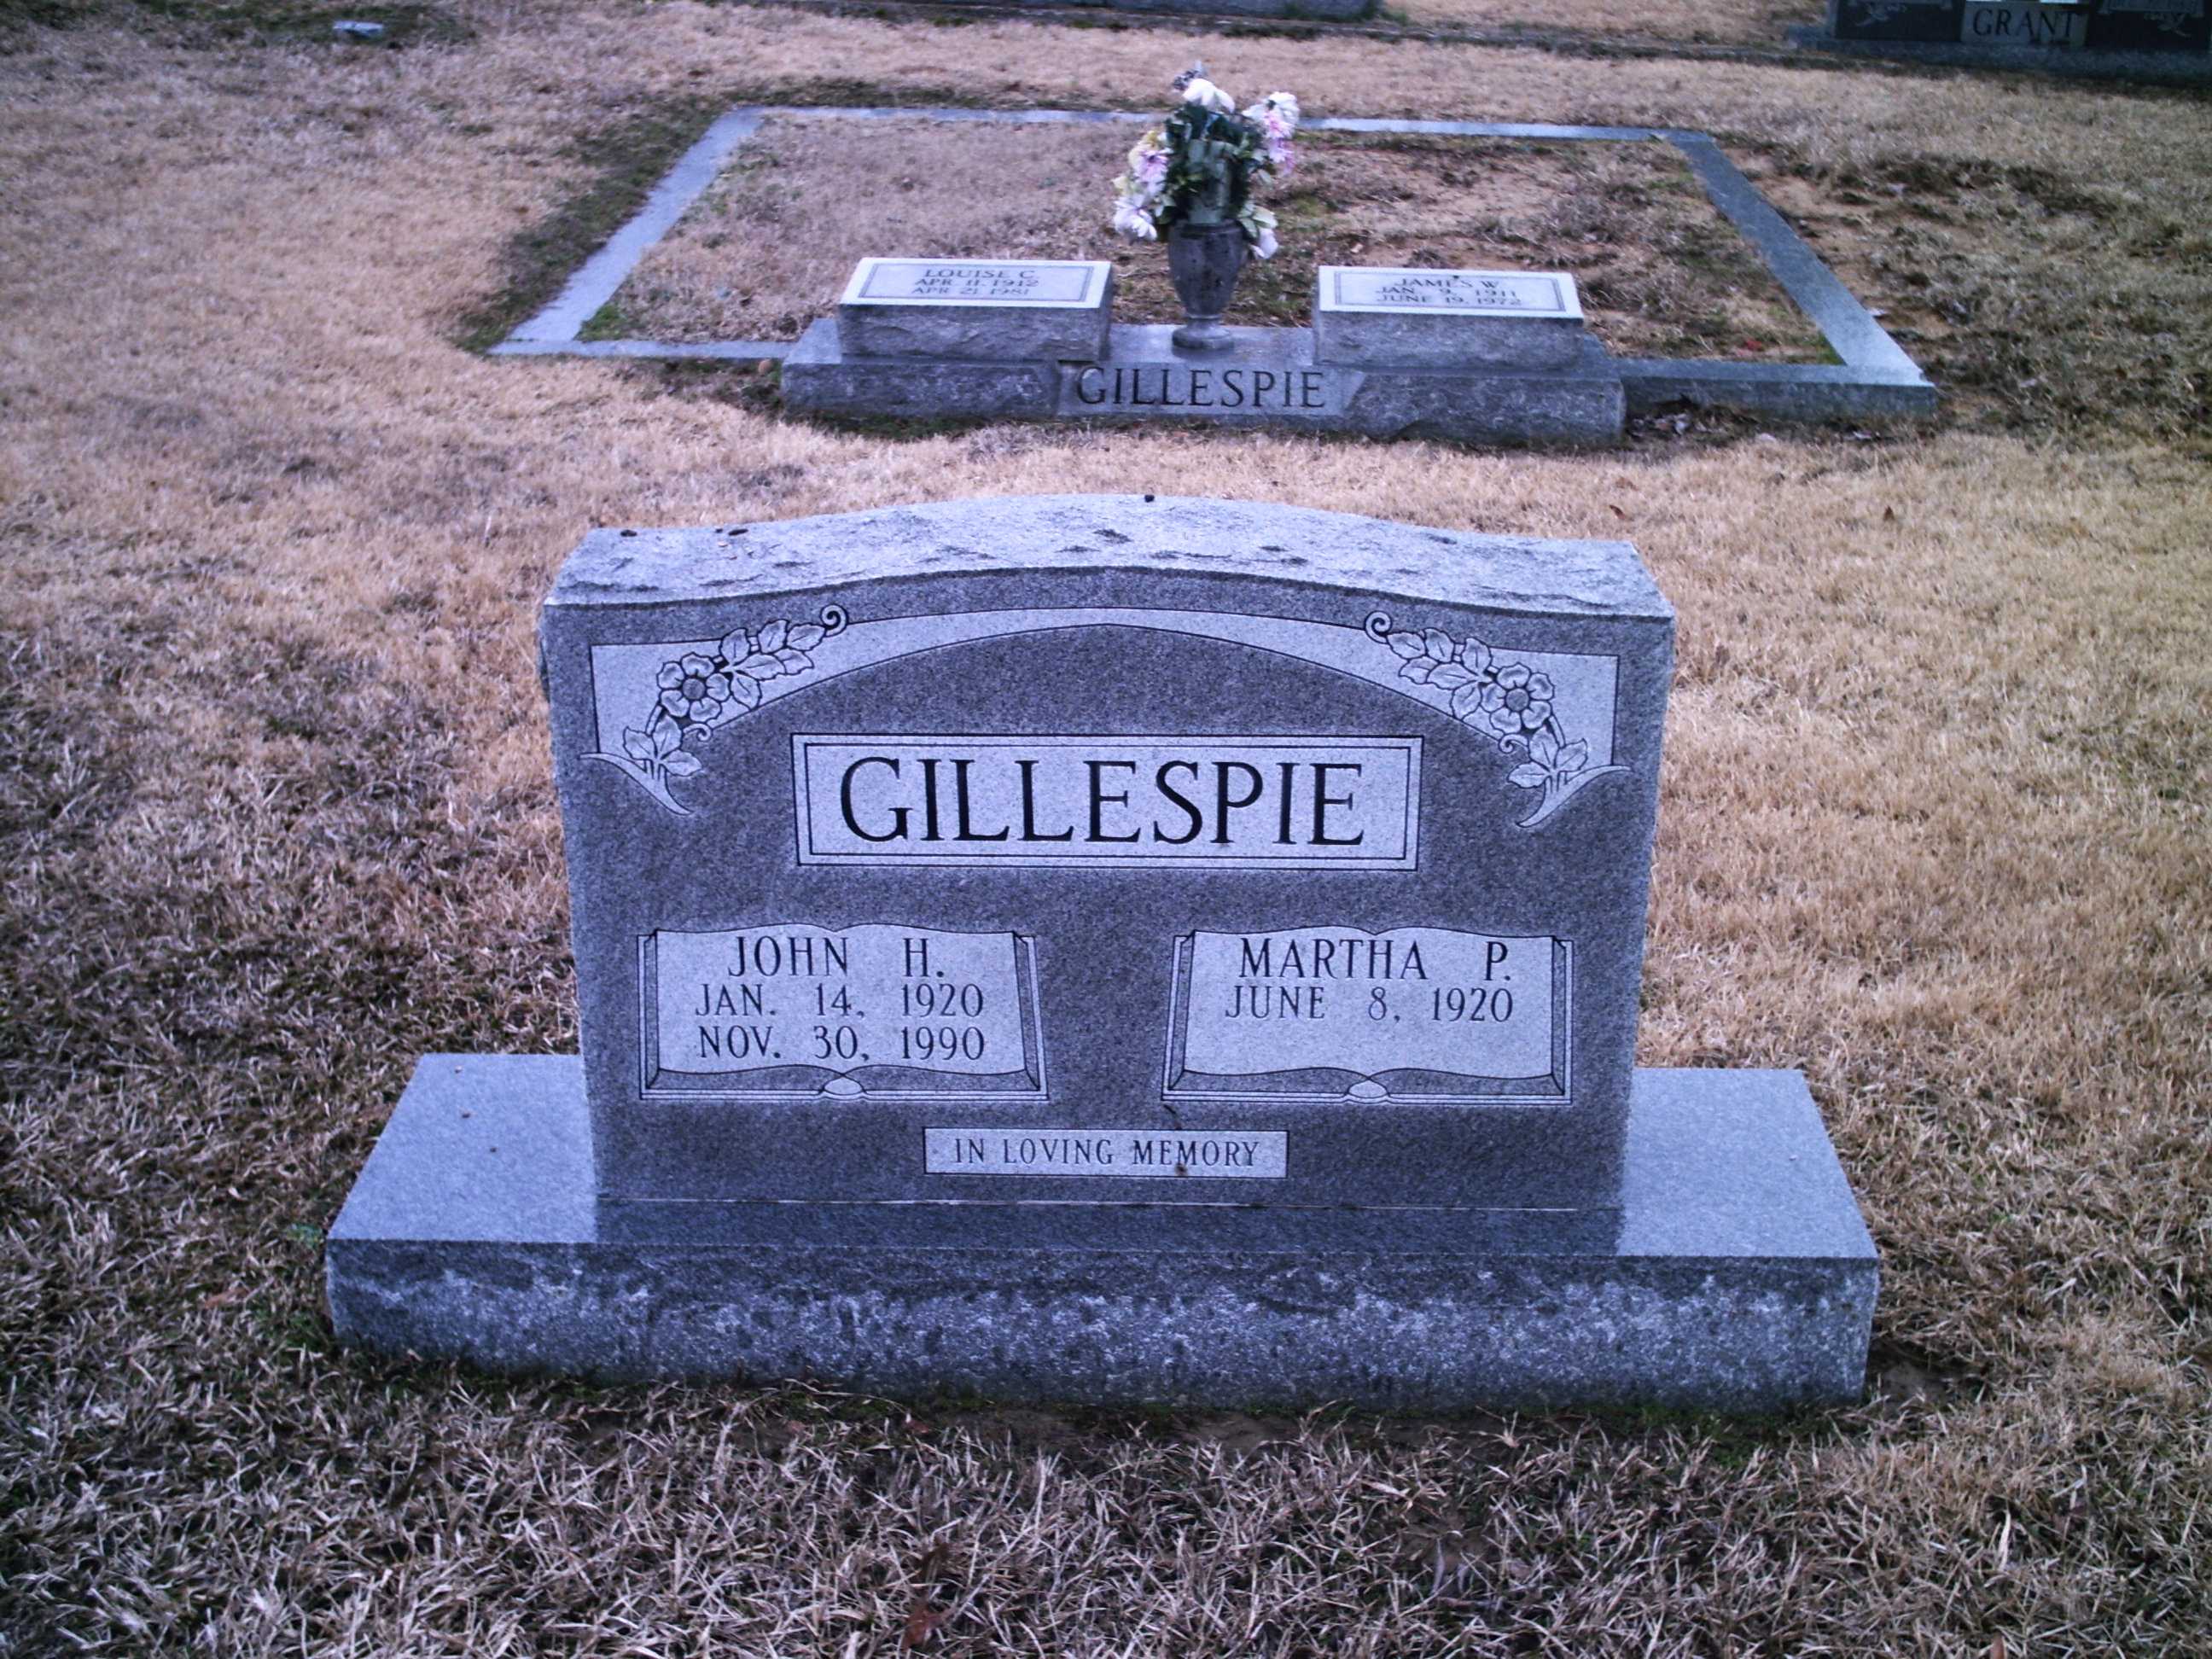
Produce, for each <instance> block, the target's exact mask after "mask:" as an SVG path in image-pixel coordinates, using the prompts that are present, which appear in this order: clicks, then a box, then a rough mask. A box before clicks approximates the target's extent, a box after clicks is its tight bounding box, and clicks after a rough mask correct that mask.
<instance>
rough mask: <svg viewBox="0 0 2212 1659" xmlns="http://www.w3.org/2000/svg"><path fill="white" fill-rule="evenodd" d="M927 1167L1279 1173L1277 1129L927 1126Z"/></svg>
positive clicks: (1152, 1177) (1164, 1174) (1157, 1174)
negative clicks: (977, 1127) (947, 1127)
mask: <svg viewBox="0 0 2212 1659" xmlns="http://www.w3.org/2000/svg"><path fill="white" fill-rule="evenodd" d="M923 1133H924V1135H925V1137H926V1146H927V1151H926V1153H925V1158H924V1164H923V1167H924V1169H925V1170H926V1172H927V1173H928V1174H930V1175H995V1176H1006V1175H1017V1176H1134V1177H1136V1178H1139V1179H1141V1180H1149V1181H1159V1180H1169V1181H1174V1180H1189V1179H1193V1178H1195V1179H1199V1180H1215V1181H1224V1180H1236V1181H1279V1180H1280V1179H1282V1176H1283V1174H1284V1170H1285V1149H1284V1142H1285V1136H1284V1134H1283V1133H1282V1131H1280V1130H1279V1129H1260V1130H1251V1129H1239V1130H1188V1129H1183V1130H1176V1131H1172V1132H1164V1131H1161V1130H1158V1129H929V1130H925V1131H924V1132H923Z"/></svg>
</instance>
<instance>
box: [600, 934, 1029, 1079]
mask: <svg viewBox="0 0 2212 1659" xmlns="http://www.w3.org/2000/svg"><path fill="white" fill-rule="evenodd" d="M640 945H641V963H640V972H641V1000H642V1001H643V1004H644V1008H643V1013H644V1020H643V1025H644V1030H646V1031H647V1033H649V1034H650V1036H651V1037H652V1039H653V1048H652V1049H651V1051H650V1052H649V1053H648V1054H647V1057H646V1079H645V1083H646V1088H647V1092H648V1093H653V1092H660V1093H677V1094H685V1095H698V1094H702V1093H727V1094H734V1095H763V1096H771V1097H773V1096H788V1095H799V1096H814V1095H825V1096H828V1097H830V1098H831V1099H836V1098H839V1097H845V1098H857V1097H860V1096H861V1095H863V1094H867V1095H872V1096H877V1097H908V1098H913V1097H922V1098H937V1097H945V1096H949V1095H957V1096H963V1097H984V1096H1012V1097H1033V1096H1035V1095H1036V1094H1037V1093H1039V1092H1041V1091H1042V1086H1043V1083H1042V1059H1041V1055H1040V1050H1041V1048H1042V1042H1041V1034H1040V1033H1039V1031H1038V1030H1037V1026H1036V1008H1035V990H1034V974H1033V972H1032V966H1031V957H1030V941H1029V940H1028V939H1024V938H1023V937H1021V936H1020V935H1018V934H1015V933H945V932H941V931H937V930H933V929H930V928H926V927H895V926H888V925H870V926H864V927H843V928H827V927H808V926H805V925H785V926H772V927H752V928H740V929H732V930H731V931H729V932H726V933H678V932H671V931H666V930H663V931H661V932H659V933H653V934H652V935H650V936H648V937H647V938H646V939H642V940H641V941H640Z"/></svg>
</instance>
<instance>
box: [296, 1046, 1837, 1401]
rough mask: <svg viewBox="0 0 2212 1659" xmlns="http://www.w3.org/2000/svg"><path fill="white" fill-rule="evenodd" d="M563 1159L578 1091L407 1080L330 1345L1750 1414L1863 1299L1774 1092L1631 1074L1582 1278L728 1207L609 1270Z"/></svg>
mask: <svg viewBox="0 0 2212 1659" xmlns="http://www.w3.org/2000/svg"><path fill="white" fill-rule="evenodd" d="M589 1137H590V1126H589V1118H588V1114H587V1113H586V1109H585V1104H584V1095H583V1073H582V1067H581V1066H580V1063H579V1062H578V1061H577V1060H575V1059H574V1058H573V1057H569V1056H513V1055H487V1054H437V1055H432V1056H429V1057H428V1058H427V1059H425V1060H423V1061H422V1064H421V1066H419V1068H418V1069H417V1071H416V1077H415V1080H414V1081H413V1083H412V1084H410V1086H409V1088H408V1091H407V1093H406V1095H405V1097H404V1098H403V1099H402V1101H401V1102H400V1103H399V1106H398V1109H396V1110H395V1111H394V1112H393V1114H392V1120H391V1121H390V1123H389V1124H388V1125H387V1127H386V1130H385V1132H384V1134H383V1136H382V1137H381V1139H380V1140H379V1142H378V1145H377V1148H376V1151H375V1152H374V1154H373V1155H372V1156H371V1158H370V1159H369V1163H368V1167H367V1169H366V1170H363V1172H362V1176H361V1179H360V1181H359V1182H358V1183H357V1184H356V1187H355V1189H354V1192H353V1195H352V1196H351V1197H350V1198H349V1200H347V1203H346V1206H345V1209H344V1212H343V1213H342V1214H341V1215H340V1216H339V1218H338V1219H337V1223H336V1225H334V1226H333V1227H332V1228H331V1237H330V1247H329V1258H328V1270H327V1277H328V1286H329V1294H330V1302H331V1316H332V1318H333V1321H334V1322H335V1323H336V1326H337V1331H338V1334H339V1336H340V1338H341V1339H342V1340H344V1341H346V1342H349V1343H351V1344H355V1345H358V1346H364V1347H368V1348H372V1349H376V1350H380V1351H382V1352H393V1353H402V1352H413V1353H416V1354H418V1355H422V1356H424V1357H426V1358H427V1357H451V1358H459V1359H461V1360H464V1361H466V1362H467V1363H470V1364H474V1365H477V1366H479V1367H481V1368H483V1369H485V1370H493V1371H503V1372H522V1373H527V1372H537V1371H564V1372H574V1373H577V1374H580V1375H586V1376H594V1377H599V1378H603V1379H607V1380H624V1379H628V1380H636V1379H643V1378H648V1377H656V1376H750V1377H755V1378H767V1377H775V1376H812V1377H817V1378H821V1379H824V1380H829V1381H834V1382H836V1383H842V1384H845V1385H848V1386H851V1387H855V1388H860V1389H867V1390H871V1391H874V1392H878V1393H882V1394H886V1395H900V1396H908V1397H925V1396H928V1395H933V1394H939V1393H948V1392H959V1391H963V1390H973V1391H975V1392H978V1393H981V1394H984V1395H992V1396H995V1397H998V1398H1002V1399H1032V1400H1043V1401H1055V1400H1056V1401H1092V1402H1097V1403H1103V1404H1121V1405H1136V1404H1155V1403H1166V1404H1179V1405H1210V1406H1235V1405H1251V1404H1256V1403H1279V1404H1289V1405H1297V1404H1310V1403H1316V1402H1319V1401H1352V1402H1356V1403H1358V1404H1361V1405H1365V1406H1370V1407H1378V1408H1387V1409H1424V1410H1449V1409H1455V1408H1460V1407H1471V1406H1478V1405H1486V1406H1528V1407H1542V1406H1561V1405H1569V1404H1624V1403H1638V1402H1651V1403H1662V1404H1668V1405H1673V1406H1678V1407H1693V1408H1705V1409H1717V1410H1729V1411H1772V1410H1778V1409H1784V1408H1787V1407H1793V1406H1798V1405H1802V1404H1810V1403H1819V1402H1822V1401H1838V1400H1844V1399H1849V1398H1851V1397H1853V1396H1854V1395H1857V1392H1858V1390H1859V1388H1860V1386H1861V1382H1862V1378H1863V1372H1864V1368H1865V1362H1866V1350H1867V1340H1868V1334H1869V1328H1870V1322H1871V1320H1872V1316H1873V1308H1874V1301H1875V1291H1876V1289H1877V1285H1878V1279H1879V1272H1878V1267H1877V1262H1876V1258H1875V1249H1874V1245H1873V1243H1872V1241H1871V1240H1870V1239H1869V1237H1868V1235H1867V1231H1866V1228H1865V1225H1864V1224H1863V1222H1862V1221H1861V1219H1860V1218H1859V1213H1858V1209H1857V1205H1856V1203H1855V1202H1854V1201H1853V1200H1852V1197H1851V1194H1850V1187H1849V1185H1848V1183H1847V1182H1845V1180H1844V1174H1843V1170H1842V1169H1841V1168H1840V1166H1839V1165H1838V1163H1837V1160H1836V1157H1835V1153H1834V1152H1833V1151H1832V1148H1831V1147H1830V1146H1829V1143H1828V1139H1827V1135H1826V1131H1825V1130H1824V1129H1823V1127H1822V1126H1821V1123H1820V1114H1819V1112H1818V1110H1817V1109H1815V1108H1814V1104H1813V1103H1812V1100H1811V1098H1810V1097H1809V1096H1808V1094H1807V1092H1806V1090H1805V1086H1804V1083H1803V1081H1802V1079H1801V1078H1799V1077H1798V1076H1797V1074H1796V1073H1788V1072H1724V1071H1643V1072H1638V1073H1637V1074H1636V1080H1635V1091H1634V1105H1633V1108H1632V1112H1631V1115H1630V1127H1629V1135H1628V1148H1627V1158H1626V1171H1625V1182H1624V1210H1625V1214H1624V1218H1623V1224H1622V1227H1621V1234H1620V1243H1619V1245H1618V1247H1617V1248H1616V1249H1613V1250H1610V1251H1605V1252H1597V1253H1591V1254H1588V1255H1534V1256H1530V1255H1513V1254H1510V1253H1500V1252H1494V1251H1489V1250H1486V1249H1480V1248H1469V1247H1468V1243H1466V1242H1464V1241H1462V1242H1456V1243H1455V1241H1453V1240H1451V1239H1450V1238H1449V1237H1440V1236H1439V1235H1438V1234H1437V1232H1436V1231H1435V1230H1434V1229H1433V1228H1432V1227H1429V1226H1425V1225H1419V1224H1415V1225H1408V1224H1407V1222H1406V1221H1404V1220H1403V1219H1401V1218H1394V1217H1392V1216H1390V1215H1389V1214H1387V1213H1375V1212H1368V1213H1365V1214H1362V1215H1355V1216H1345V1215H1333V1214H1329V1213H1327V1212H1307V1213H1305V1214H1304V1215H1302V1216H1298V1217H1294V1218H1283V1217H1277V1218H1274V1220H1275V1223H1276V1225H1278V1226H1279V1227H1282V1228H1284V1229H1285V1231H1279V1232H1278V1233H1277V1234H1276V1236H1274V1237H1270V1238H1258V1237H1237V1236H1236V1235H1237V1231H1238V1230H1237V1229H1236V1228H1235V1227H1233V1226H1229V1227H1221V1228H1218V1229H1217V1230H1214V1236H1212V1237H1207V1228H1208V1224H1207V1223H1206V1220H1204V1219H1203V1218H1194V1217H1180V1218H1165V1225H1166V1227H1167V1231H1166V1233H1165V1235H1164V1236H1162V1235H1155V1236H1153V1237H1145V1236H1144V1231H1143V1228H1144V1225H1145V1223H1144V1218H1142V1217H1141V1216H1140V1217H1139V1218H1136V1219H1135V1222H1134V1224H1133V1225H1132V1226H1131V1227H1130V1228H1128V1229H1127V1230H1126V1231H1124V1233H1123V1234H1122V1235H1121V1236H1101V1237H1097V1238H1095V1239H1093V1240H1092V1241H1091V1242H1090V1243H1087V1244H1078V1245H1070V1244H1069V1243H1066V1242H1065V1241H1064V1240H1060V1239H1054V1240H1053V1241H1052V1242H1051V1243H1049V1244H1046V1245H1040V1243H1038V1241H1037V1239H1036V1237H1035V1236H1034V1235H1035V1234H1036V1232H1037V1231H1040V1229H1039V1228H1038V1226H1037V1224H1038V1223H1039V1222H1041V1221H1042V1220H1043V1219H1044V1212H1046V1211H1048V1209H1049V1207H1050V1206H1038V1208H1037V1210H1036V1211H1035V1212H1030V1211H1025V1210H1024V1209H1022V1208H1020V1207H1018V1206H1010V1207H1008V1208H1006V1209H1004V1210H1001V1211H1000V1212H998V1214H997V1215H996V1217H995V1218H994V1219H993V1220H992V1222H991V1224H990V1225H989V1227H988V1229H987V1230H981V1229H978V1228H977V1227H975V1226H974V1225H971V1224H972V1222H973V1220H974V1218H971V1217H967V1216H963V1215H954V1214H948V1213H947V1212H945V1211H943V1210H940V1209H937V1208H934V1207H933V1206H927V1205H911V1204H909V1205H881V1206H817V1205H760V1206H745V1207H746V1208H747V1209H748V1211H749V1212H750V1216H749V1219H748V1222H747V1225H746V1228H745V1233H744V1237H741V1238H735V1239H733V1240H732V1242H731V1243H726V1244H721V1245H702V1244H698V1243H686V1242H664V1243H654V1242H653V1241H651V1240H647V1239H633V1240H627V1241H612V1240H608V1239H606V1238H605V1237H602V1235H601V1233H600V1231H599V1226H598V1224H597V1223H596V1222H595V1220H594V1218H593V1206H592V1193H591V1185H590V1155H589V1153H590V1148H589ZM859 1212H865V1219H866V1222H867V1223H868V1224H869V1225H867V1226H866V1227H861V1226H857V1225H855V1223H856V1222H858V1221H860V1219H862V1215H861V1214H860V1213H859ZM1153 1213H1154V1215H1155V1216H1157V1215H1158V1212H1153ZM1222 1218H1223V1219H1226V1218H1227V1216H1223V1217H1222ZM863 1240H866V1242H862V1241H863Z"/></svg>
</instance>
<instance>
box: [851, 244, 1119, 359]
mask: <svg viewBox="0 0 2212 1659" xmlns="http://www.w3.org/2000/svg"><path fill="white" fill-rule="evenodd" d="M1113 302H1114V267H1113V266H1112V265H1111V264H1109V263H1108V262H1107V261H1105V260H1103V259H888V258H872V259H863V260H861V261H860V264H858V265H857V266H855V267H854V271H853V276H852V279H851V280H850V281H849V282H848V283H846V284H845V292H844V295H843V297H842V299H840V300H839V301H838V303H837V317H836V335H837V342H838V345H839V347H840V349H842V350H843V351H844V352H846V353H847V354H848V355H850V356H856V357H873V356H889V357H925V358H927V357H941V358H951V359H963V358H984V359H999V360H1020V359H1024V358H1045V359H1053V360H1057V359H1060V358H1080V359H1086V360H1087V359H1091V358H1095V357H1100V356H1104V355H1105V351H1106V340H1107V332H1106V331H1107V328H1108V325H1109V323H1110V321H1111V318H1112V311H1113Z"/></svg>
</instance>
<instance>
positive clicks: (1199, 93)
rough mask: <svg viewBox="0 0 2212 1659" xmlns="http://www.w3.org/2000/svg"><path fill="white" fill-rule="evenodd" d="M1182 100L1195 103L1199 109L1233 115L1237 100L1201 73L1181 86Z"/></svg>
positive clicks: (1235, 110)
mask: <svg viewBox="0 0 2212 1659" xmlns="http://www.w3.org/2000/svg"><path fill="white" fill-rule="evenodd" d="M1182 100H1183V102H1184V103H1186V104H1196V105H1197V106H1199V107H1200V109H1210V110H1212V112H1214V113H1215V114H1216V115H1234V114H1235V113H1236V112H1237V100H1235V99H1234V98H1231V96H1230V95H1229V94H1227V93H1225V92H1224V91H1222V89H1221V88H1219V87H1217V86H1215V85H1214V84H1213V82H1211V81H1209V80H1207V79H1206V77H1205V76H1202V75H1201V76H1198V77H1197V78H1196V79H1194V80H1193V81H1191V82H1189V83H1188V84H1187V85H1186V86H1185V87H1184V88H1183V89H1182Z"/></svg>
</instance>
